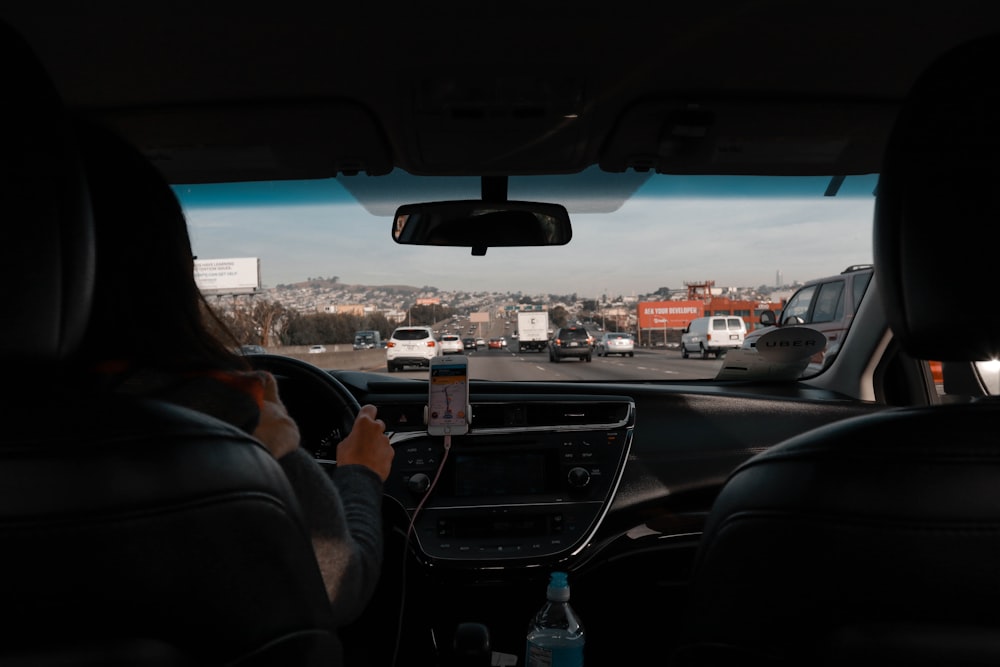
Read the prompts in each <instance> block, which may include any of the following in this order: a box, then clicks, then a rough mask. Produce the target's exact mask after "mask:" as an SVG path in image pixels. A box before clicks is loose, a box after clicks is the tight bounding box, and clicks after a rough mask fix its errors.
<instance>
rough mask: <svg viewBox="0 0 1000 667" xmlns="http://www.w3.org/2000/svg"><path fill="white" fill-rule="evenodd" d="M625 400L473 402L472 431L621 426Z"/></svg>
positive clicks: (627, 414) (627, 406)
mask: <svg viewBox="0 0 1000 667" xmlns="http://www.w3.org/2000/svg"><path fill="white" fill-rule="evenodd" d="M631 405H632V404H631V402H629V401H552V402H531V403H516V402H515V403H473V405H472V427H473V430H480V429H489V428H552V427H565V426H598V427H602V426H621V425H623V424H626V423H627V422H628V421H629V418H630V415H631Z"/></svg>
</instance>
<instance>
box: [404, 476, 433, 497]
mask: <svg viewBox="0 0 1000 667" xmlns="http://www.w3.org/2000/svg"><path fill="white" fill-rule="evenodd" d="M406 488H407V489H409V491H410V493H415V494H417V495H421V496H422V495H424V494H425V493H427V489H429V488H431V478H430V477H428V476H427V475H425V474H424V473H422V472H418V473H414V474H412V475H410V479H408V480H406Z"/></svg>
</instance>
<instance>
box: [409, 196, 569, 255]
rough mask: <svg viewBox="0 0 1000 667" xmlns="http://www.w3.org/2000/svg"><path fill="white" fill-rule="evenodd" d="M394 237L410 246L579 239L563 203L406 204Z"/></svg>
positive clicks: (481, 247)
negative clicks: (575, 237)
mask: <svg viewBox="0 0 1000 667" xmlns="http://www.w3.org/2000/svg"><path fill="white" fill-rule="evenodd" d="M392 238H393V240H395V241H396V243H402V244H404V245H440V246H458V247H466V248H472V254H473V255H485V254H486V249H487V248H491V247H494V248H498V247H512V246H549V245H566V244H567V243H569V241H570V239H571V238H573V229H572V226H571V225H570V222H569V212H568V211H567V210H566V207H565V206H561V205H559V204H544V203H538V202H526V201H486V200H481V199H468V200H459V201H444V202H428V203H423V204H404V205H403V206H400V207H399V208H398V209H396V215H395V216H394V217H393V222H392Z"/></svg>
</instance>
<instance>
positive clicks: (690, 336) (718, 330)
mask: <svg viewBox="0 0 1000 667" xmlns="http://www.w3.org/2000/svg"><path fill="white" fill-rule="evenodd" d="M746 335H747V323H746V322H744V321H743V318H742V317H736V316H735V315H712V316H710V317H699V318H698V319H696V320H691V323H690V324H689V325H688V326H687V328H685V329H684V333H683V334H681V356H682V357H684V358H685V359H687V358H688V357H689V356H690V355H691V354H692V353H694V354H698V355H699V356H701V358H702V359H708V355H710V354H714V355H715V358H716V359H718V358H719V357H721V356H722V355H724V354H725V353H726V351H727V350H735V349H739V348H740V347H742V346H743V339H744V338H745V337H746Z"/></svg>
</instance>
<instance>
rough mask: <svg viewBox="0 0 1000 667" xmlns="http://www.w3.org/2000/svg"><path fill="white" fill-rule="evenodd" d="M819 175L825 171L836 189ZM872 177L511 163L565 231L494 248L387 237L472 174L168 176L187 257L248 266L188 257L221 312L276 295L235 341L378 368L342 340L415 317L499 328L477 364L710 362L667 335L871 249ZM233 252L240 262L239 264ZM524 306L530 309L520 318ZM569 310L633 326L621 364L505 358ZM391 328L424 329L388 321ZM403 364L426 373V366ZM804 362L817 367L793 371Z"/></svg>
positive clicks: (420, 333) (695, 372) (534, 347)
mask: <svg viewBox="0 0 1000 667" xmlns="http://www.w3.org/2000/svg"><path fill="white" fill-rule="evenodd" d="M833 181H837V182H839V188H837V189H836V191H835V196H831V193H830V188H831V182H833ZM876 183H877V175H875V174H871V175H864V176H848V177H846V178H843V179H842V181H840V180H838V179H833V178H832V177H761V176H743V177H735V176H724V177H723V176H671V175H665V174H653V173H635V172H629V173H625V174H616V173H605V172H602V171H600V170H599V169H597V168H593V169H591V170H588V171H587V172H585V173H583V174H579V175H576V176H561V177H547V176H537V177H511V178H510V184H509V189H510V192H509V196H510V198H511V199H522V200H531V201H541V202H548V203H556V204H562V205H564V206H565V207H566V208H567V210H568V211H569V214H570V217H571V221H572V225H573V228H572V239H571V241H570V242H569V243H567V244H566V245H560V246H547V247H491V248H489V250H488V252H487V253H486V254H485V255H481V256H476V255H473V254H472V253H471V252H470V250H469V248H468V247H465V248H460V247H441V246H417V245H400V244H397V243H394V242H393V241H392V239H391V237H390V228H391V226H392V220H393V214H394V212H395V210H396V208H397V207H398V206H399V205H402V204H405V203H410V202H413V201H421V200H432V201H437V200H444V199H461V198H475V197H476V196H478V194H477V189H478V188H479V187H480V182H479V180H478V179H476V178H457V177H454V178H452V177H420V176H413V175H410V174H407V173H406V172H403V171H402V170H400V169H396V170H394V171H393V172H391V173H390V174H389V175H386V176H381V177H369V176H364V175H358V176H345V175H340V176H338V177H337V178H335V179H326V180H311V181H284V182H260V183H240V184H192V185H176V186H175V189H176V192H177V193H178V195H179V197H180V199H181V201H182V204H183V206H184V208H185V212H186V214H187V216H188V220H189V225H190V228H191V236H192V243H193V245H194V250H195V253H196V255H197V256H198V258H199V260H198V263H199V265H200V264H201V263H203V262H204V265H205V266H207V267H210V268H213V269H214V268H215V267H217V266H218V265H219V264H220V263H222V264H225V263H227V262H228V263H230V264H233V265H234V266H236V267H237V268H236V270H234V271H233V272H232V276H233V277H234V278H247V279H246V280H245V281H244V282H245V283H247V282H248V283H250V287H249V288H247V287H246V285H245V284H244V285H242V286H241V284H240V281H239V280H233V281H232V283H231V284H226V283H225V281H224V280H223V281H222V282H212V281H211V280H210V279H209V278H210V277H211V276H210V274H206V273H204V271H205V269H203V268H202V267H201V266H199V267H198V268H197V269H196V271H199V272H202V274H201V275H200V276H199V284H200V285H202V288H203V291H204V292H205V293H206V294H207V295H208V296H209V302H210V303H212V304H213V305H214V306H215V307H216V309H217V310H219V311H221V312H223V313H227V314H228V316H229V317H230V318H231V321H232V322H234V323H237V321H238V319H239V312H240V311H246V310H248V309H251V308H257V309H262V308H266V309H270V310H271V311H273V316H272V317H270V318H269V319H268V321H269V322H270V325H269V329H268V330H266V331H263V330H261V329H260V328H259V327H258V328H256V329H253V330H244V331H245V335H246V336H247V338H248V340H246V341H241V342H246V343H248V344H249V343H253V344H262V345H264V346H265V347H266V348H267V349H268V350H269V351H271V352H273V353H277V354H281V353H282V350H289V351H294V350H295V349H297V346H304V345H310V344H320V343H321V344H324V345H326V346H327V347H328V349H334V350H339V349H340V348H338V347H336V346H338V345H343V346H344V349H345V350H347V352H346V354H350V353H354V354H358V355H362V354H369V355H372V356H371V360H370V363H368V366H367V367H366V368H364V370H370V371H375V372H384V371H386V368H385V359H384V355H385V351H384V350H381V354H382V357H379V356H378V354H377V352H378V351H379V348H376V350H375V352H376V353H373V351H371V350H359V351H353V350H352V345H351V344H352V342H353V340H354V332H356V331H358V330H360V329H365V330H376V331H381V333H382V337H383V338H384V339H388V338H389V335H390V334H391V332H392V331H393V330H394V329H396V327H399V326H403V327H407V326H410V327H412V326H416V325H420V326H426V327H430V328H431V330H432V331H433V335H434V337H436V338H438V339H439V340H440V339H441V336H442V335H445V334H448V335H451V334H454V335H460V334H471V335H475V336H477V337H479V336H482V337H485V338H486V339H487V340H488V339H490V338H499V337H500V336H506V337H507V338H508V339H509V340H510V341H511V342H510V343H508V344H507V345H506V346H505V347H504V348H503V349H502V350H496V349H485V348H484V349H482V350H475V351H473V352H467V354H470V355H471V359H470V361H471V363H470V365H469V372H470V376H471V377H472V378H474V379H503V380H539V379H547V380H560V381H563V380H570V381H573V380H602V379H603V380H608V379H610V380H616V381H629V380H633V381H649V380H657V381H676V380H713V379H716V378H718V377H719V376H720V371H721V369H722V367H723V365H724V363H725V359H726V356H727V355H729V354H731V349H730V348H725V349H723V350H722V351H720V352H719V353H718V354H715V355H708V358H704V356H699V355H697V354H694V355H683V354H682V353H681V345H680V341H681V334H682V333H683V332H684V330H685V327H687V326H688V325H689V324H690V322H691V321H692V320H695V319H697V318H700V317H707V316H714V315H720V316H724V317H725V318H728V319H721V320H716V322H718V323H719V324H718V325H717V326H726V323H727V322H729V323H730V325H729V326H730V328H731V329H733V328H735V329H739V325H740V323H741V321H742V324H743V325H745V329H746V331H747V332H751V331H753V330H754V329H756V328H758V327H759V326H760V315H761V313H762V312H764V311H766V310H772V311H775V312H776V313H780V312H781V311H782V309H783V308H785V307H786V305H788V304H787V301H788V299H789V298H790V297H791V296H792V295H793V294H794V293H795V292H796V290H797V288H798V287H800V286H801V285H802V284H803V283H806V282H808V281H810V280H815V279H818V278H821V277H824V276H828V275H836V274H838V273H840V272H842V271H843V270H844V268H845V267H848V266H852V265H857V264H865V263H870V262H871V258H872V245H871V226H872V217H873V204H874V197H873V193H874V191H875V189H876ZM286 230H287V231H286ZM240 262H243V263H245V265H246V266H249V267H250V269H249V271H250V272H251V274H252V275H250V276H249V277H247V276H244V275H243V274H241V273H240V272H239V268H238V267H239V263H240ZM254 272H255V273H254ZM213 275H214V274H213ZM213 297H214V298H213ZM824 303H826V302H825V301H824ZM831 303H833V302H831ZM789 307H791V308H793V309H794V308H797V307H798V306H797V305H796V304H791V305H790V306H789ZM526 312H527V313H531V314H535V315H537V314H539V313H544V319H541V318H538V317H536V318H534V319H535V320H536V324H534V325H528V324H526V323H525V322H524V321H519V319H518V315H519V314H524V313H526ZM817 312H818V308H817ZM831 316H833V313H831ZM529 326H533V327H541V330H540V331H535V330H529V329H528V328H526V327H529ZM569 326H577V327H580V328H581V329H582V330H584V331H586V332H587V333H586V334H585V335H590V336H592V337H593V339H594V340H595V341H596V340H597V339H598V338H599V337H600V336H601V333H602V332H607V331H614V332H622V333H625V334H630V335H631V337H632V338H633V340H634V343H635V356H634V357H631V358H629V359H628V360H627V361H628V362H629V363H622V362H621V361H619V362H614V363H613V362H612V361H611V360H608V361H606V362H605V360H604V359H601V360H600V361H597V360H594V361H593V362H592V363H589V364H588V363H583V364H573V363H562V364H559V365H558V366H556V365H551V366H550V365H548V364H539V363H513V362H514V361H515V360H522V361H523V360H527V361H535V362H538V361H546V354H547V351H548V349H549V339H550V338H551V337H552V336H553V335H554V333H555V331H556V330H557V329H559V328H560V327H569ZM235 328H236V329H239V327H238V326H237V327H235ZM395 336H396V338H397V339H403V340H406V339H421V338H424V337H425V336H426V334H425V331H424V330H422V329H400V330H398V331H396V334H395ZM534 339H538V341H537V342H535V343H533V342H532V341H533V340H534ZM735 340H736V338H734V341H735ZM582 359H583V358H581V360H582ZM570 361H575V360H570ZM586 361H591V360H590V359H586ZM332 363H333V365H336V361H334V362H332ZM403 372H404V373H408V374H411V375H413V376H415V377H424V376H426V372H427V371H426V368H419V367H417V368H407V369H406V370H404V371H403ZM816 372H820V369H819V367H817V366H812V367H810V369H809V371H808V373H812V374H815V373H816Z"/></svg>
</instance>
